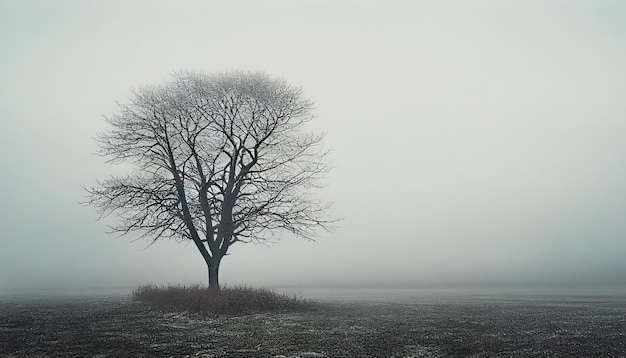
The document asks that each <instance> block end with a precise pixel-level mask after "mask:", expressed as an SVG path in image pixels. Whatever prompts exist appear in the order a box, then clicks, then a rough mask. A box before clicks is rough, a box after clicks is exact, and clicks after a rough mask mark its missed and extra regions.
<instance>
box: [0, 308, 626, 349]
mask: <svg viewBox="0 0 626 358" xmlns="http://www.w3.org/2000/svg"><path fill="white" fill-rule="evenodd" d="M0 356H2V357H47V356H50V357H73V356H81V357H83V356H91V357H168V356H172V357H185V356H187V357H581V356H593V357H626V302H623V301H619V300H608V301H602V300H601V299H600V300H592V301H572V300H570V301H566V302H561V301H558V302H550V301H540V302H533V301H489V300H486V301H473V302H448V301H444V302H430V303H420V304H417V303H415V304H398V303H385V302H370V303H368V302H319V303H318V304H317V305H316V308H315V309H313V310H310V311H306V312H296V313H293V312H292V313H267V314H255V315H246V316H238V317H218V318H203V317H201V316H198V315H195V314H190V313H168V312H163V311H160V310H158V309H156V308H153V307H150V306H147V305H145V304H141V303H138V302H134V301H132V300H131V299H130V298H129V297H120V296H110V297H93V296H91V297H57V298H46V299H24V298H0Z"/></svg>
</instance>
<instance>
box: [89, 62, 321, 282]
mask: <svg viewBox="0 0 626 358" xmlns="http://www.w3.org/2000/svg"><path fill="white" fill-rule="evenodd" d="M302 97H303V96H302V91H301V89H299V88H295V87H293V86H291V85H289V84H288V83H286V82H284V81H282V80H278V79H275V78H272V77H269V76H267V75H265V74H262V73H242V72H232V73H223V74H218V75H206V74H202V73H190V72H184V73H178V74H175V75H174V78H173V79H172V80H171V81H170V82H168V83H166V84H164V85H159V86H151V87H145V88H142V89H140V90H138V91H134V92H133V93H132V96H131V98H130V100H129V103H128V104H120V105H119V110H118V111H117V112H116V113H114V114H113V115H112V116H111V117H108V118H106V120H107V122H108V124H109V125H110V129H109V130H108V131H107V132H105V133H103V134H100V135H99V136H98V141H99V144H100V148H101V154H102V155H104V156H107V157H108V158H109V162H113V163H118V162H126V163H131V164H133V165H134V167H135V169H136V170H135V171H133V172H132V174H130V175H127V176H124V177H112V178H110V179H107V180H104V181H99V182H98V185H97V186H96V187H90V188H87V191H88V192H89V199H88V204H90V205H93V206H95V207H96V208H98V210H99V213H100V214H101V216H102V215H109V214H111V213H113V212H115V213H117V214H118V215H119V217H120V222H119V223H118V224H117V225H115V226H113V228H112V229H113V231H114V232H119V233H122V234H125V233H129V232H131V231H142V232H143V234H142V236H143V237H149V238H151V239H152V240H154V241H156V240H158V239H161V238H175V239H180V240H191V241H193V243H194V244H195V246H196V247H197V249H198V250H199V251H200V254H202V257H203V259H204V261H205V262H206V265H207V267H208V275H209V288H213V289H219V280H218V275H219V267H220V262H221V260H222V258H223V257H224V255H226V254H227V252H228V250H229V248H230V247H231V246H232V245H233V244H235V243H238V242H267V241H268V240H272V239H274V238H275V235H276V234H277V232H278V231H281V230H283V231H287V232H291V233H293V234H296V235H298V236H300V237H303V238H306V239H313V238H314V237H315V235H316V234H317V233H318V230H319V229H320V228H322V229H327V228H328V225H329V224H330V223H331V222H332V219H329V218H328V217H327V215H326V213H327V209H328V204H327V203H325V202H322V201H320V200H318V199H316V198H315V197H314V196H313V195H312V192H311V189H312V188H315V187H318V186H319V184H320V180H321V179H322V178H323V177H324V175H325V174H326V173H327V172H328V170H329V167H328V165H327V164H326V161H325V159H326V157H327V154H328V151H327V150H325V149H324V148H322V147H321V145H320V144H321V141H322V139H323V134H316V133H311V132H306V131H305V128H304V127H305V125H306V124H307V123H308V122H309V121H310V120H311V119H312V118H313V117H312V115H311V109H312V102H310V101H308V100H306V99H303V98H302ZM154 241H153V242H154Z"/></svg>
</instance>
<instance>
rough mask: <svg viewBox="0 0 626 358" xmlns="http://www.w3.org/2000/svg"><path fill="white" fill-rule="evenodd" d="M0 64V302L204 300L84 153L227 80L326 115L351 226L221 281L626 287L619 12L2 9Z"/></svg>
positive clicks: (337, 186) (79, 5) (340, 7)
mask: <svg viewBox="0 0 626 358" xmlns="http://www.w3.org/2000/svg"><path fill="white" fill-rule="evenodd" d="M0 48H1V49H2V55H1V56H0V91H1V92H0V140H1V142H0V143H1V144H0V146H1V147H0V159H1V165H0V184H1V188H2V189H1V191H0V195H1V197H0V210H1V215H0V235H1V236H0V290H2V289H11V288H23V287H42V286H43V287H45V286H62V287H88V286H91V287H134V286H135V285H136V284H138V283H144V282H153V283H168V282H183V283H187V282H201V283H205V282H206V270H205V266H204V262H203V261H202V259H201V257H200V255H199V254H198V253H197V252H196V249H195V248H194V247H193V246H192V245H186V244H177V243H175V242H167V241H165V242H159V243H157V244H155V245H153V246H152V247H150V248H148V249H145V247H146V242H145V241H138V242H133V243H129V241H131V239H132V237H123V238H117V237H115V236H112V235H107V234H106V233H105V231H106V230H107V227H106V221H99V222H98V221H95V219H96V213H95V210H94V209H92V208H89V207H83V206H81V205H80V204H79V202H80V201H82V200H84V198H85V193H84V191H83V190H82V188H81V185H82V184H87V185H89V184H94V183H95V180H96V179H98V178H104V177H107V176H108V175H110V174H112V173H114V172H119V171H122V170H123V168H116V167H111V166H109V165H106V164H105V163H104V160H103V159H102V158H100V157H97V156H95V155H93V153H94V152H95V151H96V150H97V147H96V143H95V142H94V140H93V136H94V135H95V134H96V133H97V132H98V131H100V130H102V129H103V128H104V122H103V116H106V115H109V114H111V113H112V112H113V111H114V110H115V108H116V104H115V103H116V101H119V102H124V101H125V100H126V98H128V95H129V93H130V91H131V89H132V88H134V87H140V86H142V85H145V84H154V83H159V82H162V81H164V80H166V79H168V78H169V76H170V75H171V74H172V72H173V71H176V70H200V71H205V72H209V73H211V72H218V71H223V70H231V69H242V70H253V71H254V70H263V71H266V72H268V73H270V74H272V75H276V76H280V77H283V78H285V79H287V80H288V81H290V82H291V83H293V84H296V85H300V86H302V87H303V88H304V90H305V92H306V94H307V96H308V97H309V98H311V99H312V100H314V101H316V104H317V109H316V113H317V115H318V116H319V118H318V119H317V120H316V121H315V123H314V124H313V125H314V127H315V128H317V129H319V130H322V131H326V132H327V133H328V136H327V141H326V143H327V145H328V146H330V147H333V148H334V149H335V151H334V155H333V163H334V165H335V170H334V171H333V173H332V174H331V176H330V177H329V178H328V186H327V187H326V188H325V189H324V190H323V191H322V193H321V194H320V195H323V196H324V197H327V198H329V199H331V200H332V201H333V202H334V209H333V212H334V213H335V214H336V215H337V216H340V217H343V218H345V219H344V220H343V221H342V222H340V223H339V224H338V228H337V229H336V230H335V231H333V232H332V233H329V234H327V235H325V236H323V237H321V238H320V239H319V241H318V242H317V243H311V242H307V241H303V240H299V239H294V238H292V237H289V236H287V235H286V236H285V237H284V239H283V240H282V241H281V242H280V243H279V244H277V245H274V246H272V247H266V246H245V245H236V246H234V247H233V248H232V250H231V254H232V255H230V256H228V257H227V258H226V259H225V260H224V262H223V266H222V271H221V273H222V276H221V278H222V282H226V283H247V284H252V285H270V286H277V285H297V284H300V285H305V286H306V285H356V286H363V285H368V286H376V285H392V286H393V285H416V286H455V285H495V284H506V285H529V284H530V285H571V284H583V285H589V284H620V285H625V284H626V260H625V259H624V257H625V256H626V100H625V98H626V65H625V64H626V3H625V2H623V1H597V0H593V1H592V0H589V1H544V0H541V1H539V0H537V1H506V2H502V1H472V2H465V1H445V2H443V1H434V0H433V1H382V0H381V1H343V2H340V1H297V2H294V1H229V2H225V1H224V2H217V1H176V2H174V1H117V2H116V1H100V2H96V1H54V2H52V1H17V0H15V1H10V0H0ZM113 219H114V218H110V219H109V220H113Z"/></svg>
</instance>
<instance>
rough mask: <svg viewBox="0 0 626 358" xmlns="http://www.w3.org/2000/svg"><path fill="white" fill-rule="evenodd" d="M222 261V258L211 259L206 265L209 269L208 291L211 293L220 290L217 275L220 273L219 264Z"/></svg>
mask: <svg viewBox="0 0 626 358" xmlns="http://www.w3.org/2000/svg"><path fill="white" fill-rule="evenodd" d="M221 261H222V258H221V257H220V258H217V259H216V258H215V257H213V258H212V259H211V260H210V261H209V262H208V263H207V265H208V267H209V290H213V291H219V290H220V280H219V273H220V262H221Z"/></svg>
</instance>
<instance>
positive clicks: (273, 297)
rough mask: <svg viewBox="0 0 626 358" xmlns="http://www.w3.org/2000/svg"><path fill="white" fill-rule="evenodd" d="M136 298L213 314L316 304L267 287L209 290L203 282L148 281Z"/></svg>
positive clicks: (303, 308)
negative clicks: (185, 283) (190, 283)
mask: <svg viewBox="0 0 626 358" xmlns="http://www.w3.org/2000/svg"><path fill="white" fill-rule="evenodd" d="M133 299H135V300H137V301H140V302H145V303H149V304H153V305H156V306H159V307H162V308H164V309H171V310H176V311H191V312H196V313H203V314H209V315H243V314H251V313H260V312H280V311H295V310H306V309H310V308H312V307H313V303H312V302H310V301H307V300H305V299H301V298H298V297H295V296H293V297H291V296H287V295H284V294H279V293H276V292H274V291H272V290H269V289H266V288H252V287H247V286H234V287H228V286H226V287H223V288H222V289H221V290H219V291H216V290H208V289H207V288H206V287H203V286H200V285H191V286H185V285H175V286H172V285H170V286H156V285H152V284H147V285H143V286H139V287H138V288H137V289H136V290H135V291H133Z"/></svg>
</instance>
